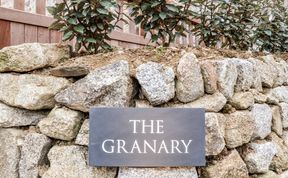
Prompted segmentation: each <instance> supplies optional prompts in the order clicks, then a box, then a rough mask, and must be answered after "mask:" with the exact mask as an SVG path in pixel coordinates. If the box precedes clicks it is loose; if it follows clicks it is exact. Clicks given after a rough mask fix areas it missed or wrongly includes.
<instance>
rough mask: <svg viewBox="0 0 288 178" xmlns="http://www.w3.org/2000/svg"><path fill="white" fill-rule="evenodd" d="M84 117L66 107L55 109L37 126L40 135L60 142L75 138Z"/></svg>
mask: <svg viewBox="0 0 288 178" xmlns="http://www.w3.org/2000/svg"><path fill="white" fill-rule="evenodd" d="M83 118H84V115H83V114H82V113H81V112H79V111H74V110H71V109H68V108H66V107H62V108H59V107H55V108H54V109H53V110H52V111H51V112H50V113H49V115H48V116H47V117H46V118H44V119H42V120H41V121H40V122H39V124H38V126H39V128H40V131H41V133H43V134H45V135H47V136H49V137H52V138H56V139H60V140H67V141H69V140H72V139H74V138H75V137H76V135H77V133H78V131H79V129H80V123H81V120H82V119H83Z"/></svg>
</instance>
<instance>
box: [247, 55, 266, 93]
mask: <svg viewBox="0 0 288 178" xmlns="http://www.w3.org/2000/svg"><path fill="white" fill-rule="evenodd" d="M255 60H256V59H254V58H249V59H248V61H249V62H251V63H252V64H253V84H252V88H254V89H255V90H256V91H262V90H263V88H262V79H261V75H260V72H261V71H260V68H259V66H258V65H257V62H256V61H255Z"/></svg>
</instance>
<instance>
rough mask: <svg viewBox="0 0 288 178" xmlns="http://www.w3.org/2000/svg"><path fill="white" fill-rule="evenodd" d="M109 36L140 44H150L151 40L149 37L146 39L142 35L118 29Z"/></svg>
mask: <svg viewBox="0 0 288 178" xmlns="http://www.w3.org/2000/svg"><path fill="white" fill-rule="evenodd" d="M109 36H110V38H112V39H113V40H118V41H123V42H128V43H134V44H140V45H147V44H149V41H150V40H149V39H144V38H143V37H142V36H138V35H134V34H129V33H123V32H120V31H116V30H115V31H113V32H112V33H111V34H110V35H109Z"/></svg>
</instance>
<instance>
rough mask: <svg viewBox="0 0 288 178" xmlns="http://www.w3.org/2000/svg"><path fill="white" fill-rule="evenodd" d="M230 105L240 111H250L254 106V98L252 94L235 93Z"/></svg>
mask: <svg viewBox="0 0 288 178" xmlns="http://www.w3.org/2000/svg"><path fill="white" fill-rule="evenodd" d="M229 104H231V105H232V106H233V107H234V108H236V109H239V110H243V109H248V108H249V107H251V106H252V105H253V104H254V96H253V94H252V93H251V92H239V93H235V94H234V95H233V97H232V98H231V99H230V100H229Z"/></svg>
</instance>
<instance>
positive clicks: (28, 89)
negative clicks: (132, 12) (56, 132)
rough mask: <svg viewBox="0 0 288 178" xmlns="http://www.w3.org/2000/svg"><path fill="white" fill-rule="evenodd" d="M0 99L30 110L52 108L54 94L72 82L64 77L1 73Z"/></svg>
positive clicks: (8, 103)
mask: <svg viewBox="0 0 288 178" xmlns="http://www.w3.org/2000/svg"><path fill="white" fill-rule="evenodd" d="M0 83H1V85H0V101H2V102H4V103H6V104H7V105H10V106H15V107H19V108H24V109H29V110H40V109H52V108H53V107H54V106H55V100H54V96H55V95H56V93H57V92H59V91H60V90H62V89H64V88H66V87H67V86H68V85H69V84H70V82H69V81H68V80H67V79H64V78H58V77H52V76H44V75H35V74H22V75H14V74H0Z"/></svg>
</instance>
